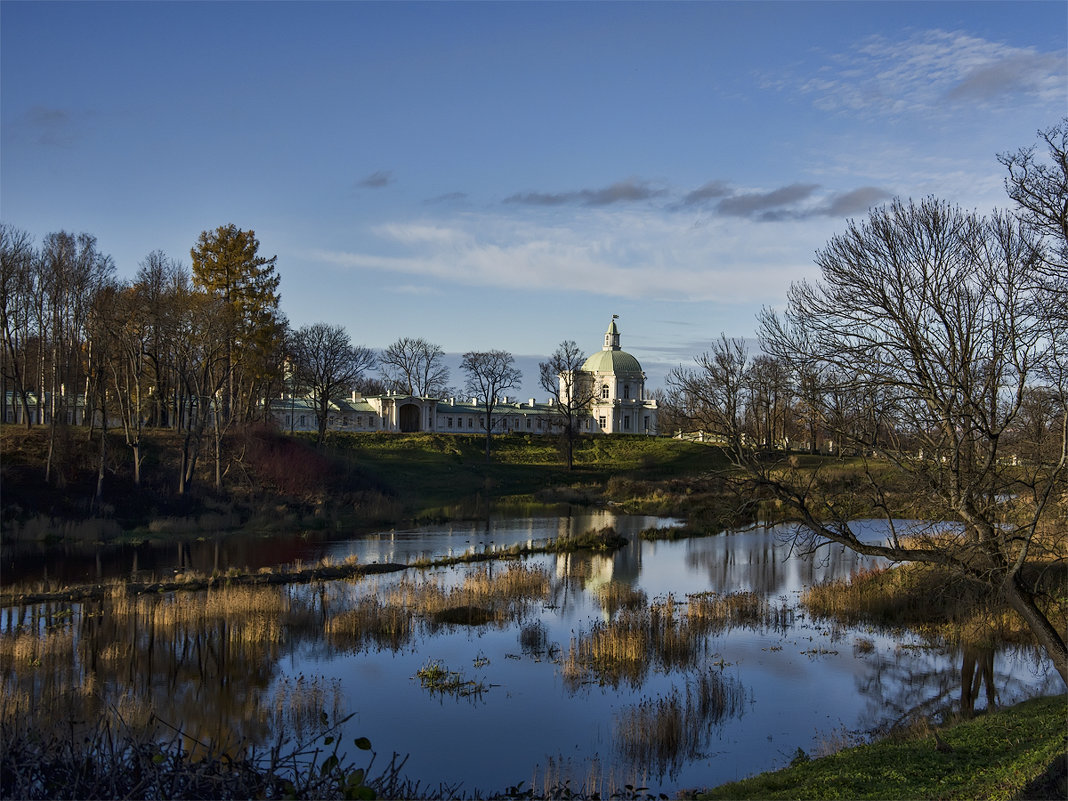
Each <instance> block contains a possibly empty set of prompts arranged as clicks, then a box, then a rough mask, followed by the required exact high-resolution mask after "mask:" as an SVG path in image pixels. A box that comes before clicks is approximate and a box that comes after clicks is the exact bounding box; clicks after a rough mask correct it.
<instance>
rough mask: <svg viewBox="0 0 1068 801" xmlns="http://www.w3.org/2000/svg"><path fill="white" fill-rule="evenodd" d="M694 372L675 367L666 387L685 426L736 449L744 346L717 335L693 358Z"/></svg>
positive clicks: (742, 396) (742, 394)
mask: <svg viewBox="0 0 1068 801" xmlns="http://www.w3.org/2000/svg"><path fill="white" fill-rule="evenodd" d="M694 361H695V362H696V363H697V367H696V368H688V369H684V368H682V367H676V368H674V369H673V370H671V372H670V373H668V376H667V384H668V387H669V388H670V389H671V390H672V393H673V395H674V398H675V403H676V405H677V406H678V407H679V409H680V410H681V412H682V416H683V418H684V419H685V421H686V423H687V424H688V425H691V426H697V427H700V428H701V430H702V431H708V432H709V433H710V434H714V435H716V436H720V437H724V438H726V439H728V441H730V442H731V444H732V445H734V446H735V447H737V446H738V445H739V444H740V440H738V441H734V440H732V439H731V438H737V437H741V432H742V420H743V417H744V411H745V386H746V368H747V365H748V362H749V354H748V351H747V349H746V347H745V342H744V341H743V340H741V339H735V338H728V337H727V335H726V334H720V337H719V339H718V340H717V341H716V342H715V343H714V344H713V346H712V350H711V351H709V352H705V353H702V354H701V355H700V356H698V357H696V358H695V359H694Z"/></svg>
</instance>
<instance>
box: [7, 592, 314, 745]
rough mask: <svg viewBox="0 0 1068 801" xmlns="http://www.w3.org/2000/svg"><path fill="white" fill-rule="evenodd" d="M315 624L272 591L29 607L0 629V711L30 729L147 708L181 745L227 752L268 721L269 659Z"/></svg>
mask: <svg viewBox="0 0 1068 801" xmlns="http://www.w3.org/2000/svg"><path fill="white" fill-rule="evenodd" d="M320 631H321V623H320V622H319V620H318V618H317V616H315V615H313V614H310V613H309V610H308V609H307V607H306V605H305V604H304V603H303V602H301V601H298V600H297V596H296V594H294V593H292V592H290V591H288V590H286V589H279V588H261V589H250V588H239V589H231V588H220V589H218V590H209V591H207V592H199V593H193V592H188V593H180V594H176V595H169V596H163V597H157V596H142V597H139V598H129V597H126V596H125V595H124V594H121V593H119V592H117V593H115V594H113V595H112V596H111V597H109V598H106V599H103V600H101V601H98V602H95V603H93V604H92V605H85V606H82V607H74V608H70V607H68V608H67V609H66V612H65V614H64V615H62V616H61V617H57V616H56V614H55V611H54V610H53V609H51V608H50V607H39V608H38V610H37V611H35V612H33V613H32V614H31V615H30V616H29V618H28V619H26V620H25V622H24V624H23V627H22V629H21V631H20V632H19V633H14V634H13V633H10V632H9V633H6V634H5V635H4V636H3V637H0V686H2V691H3V698H4V702H3V704H2V715H3V717H4V718H5V719H6V720H9V721H10V720H12V719H13V718H15V717H16V716H21V717H22V721H21V722H22V723H24V724H26V725H30V726H38V727H41V729H42V730H47V729H48V727H49V726H50V725H65V726H71V725H75V723H74V722H75V721H80V723H78V724H77V725H82V724H85V725H87V726H88V727H89V728H90V729H91V728H92V727H93V725H94V721H98V720H101V719H107V720H111V721H114V722H115V723H118V724H121V725H122V726H123V727H129V728H130V730H131V731H136V730H138V729H139V728H146V729H147V727H148V724H149V723H150V721H151V719H152V717H153V716H155V717H156V718H158V719H160V720H163V721H166V722H168V723H171V724H172V725H174V726H176V727H179V728H180V729H181V730H182V732H183V733H184V735H185V736H186V738H187V740H186V746H187V747H193V746H195V745H199V744H203V745H205V746H208V747H211V748H214V749H216V750H217V751H219V752H226V753H230V754H236V753H237V752H238V751H239V750H240V749H241V748H243V747H244V746H246V745H249V744H256V743H263V742H265V741H266V739H267V738H268V737H269V736H270V735H271V733H272V729H273V727H274V725H275V724H276V723H277V722H278V720H277V714H276V713H277V712H278V711H280V710H278V709H277V708H273V707H272V706H271V705H270V704H268V703H266V700H267V698H268V695H269V693H270V688H271V684H272V682H273V680H274V677H275V670H276V665H277V662H278V659H279V657H280V656H281V655H282V653H283V652H284V651H286V650H288V649H290V648H293V647H295V646H296V645H297V644H298V643H299V642H300V641H301V640H303V639H306V638H308V637H312V636H316V635H317V634H318V633H319V632H320ZM36 632H43V634H37V633H36ZM313 697H314V696H313V695H310V694H309V693H296V694H290V696H289V698H290V699H291V700H293V701H294V702H297V701H300V702H304V701H308V700H309V699H311V698H313ZM20 699H21V700H20ZM294 699H295V700H294ZM24 701H28V702H29V703H28V704H27V703H24ZM319 711H321V709H320V710H318V711H317V712H316V713H315V714H318V712H319ZM283 722H284V721H283Z"/></svg>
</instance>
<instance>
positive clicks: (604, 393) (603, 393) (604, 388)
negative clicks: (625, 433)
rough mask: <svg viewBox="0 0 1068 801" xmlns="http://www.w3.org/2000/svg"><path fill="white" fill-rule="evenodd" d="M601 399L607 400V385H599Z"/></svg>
mask: <svg viewBox="0 0 1068 801" xmlns="http://www.w3.org/2000/svg"><path fill="white" fill-rule="evenodd" d="M601 397H602V398H604V399H605V400H607V399H608V384H602V385H601ZM601 428H604V426H601Z"/></svg>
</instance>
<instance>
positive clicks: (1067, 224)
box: [998, 117, 1068, 311]
mask: <svg viewBox="0 0 1068 801" xmlns="http://www.w3.org/2000/svg"><path fill="white" fill-rule="evenodd" d="M1038 136H1039V139H1041V140H1042V142H1043V143H1044V144H1045V145H1046V149H1047V155H1048V163H1046V162H1043V161H1042V160H1041V158H1040V156H1039V155H1037V154H1036V152H1035V147H1034V146H1032V147H1027V148H1022V149H1020V150H1018V151H1017V152H1016V153H1003V154H1001V155H1000V156H998V161H1000V162H1001V163H1002V164H1004V165H1005V167H1006V169H1007V170H1008V172H1009V174H1008V176H1007V177H1006V178H1005V189H1006V191H1008V193H1009V197H1010V198H1012V200H1013V201H1014V202H1015V203H1016V204H1017V206H1018V207H1019V216H1020V218H1021V219H1022V220H1023V221H1024V222H1025V223H1027V225H1028V226H1030V227H1031V228H1032V229H1033V230H1034V231H1035V232H1036V233H1037V234H1038V235H1039V236H1042V237H1043V238H1045V239H1046V240H1047V241H1048V242H1049V243H1050V247H1049V249H1048V250H1047V251H1046V253H1045V261H1046V264H1047V265H1048V267H1049V268H1050V271H1051V273H1052V274H1053V277H1055V278H1056V279H1057V280H1058V281H1059V283H1060V290H1061V293H1062V294H1061V298H1062V300H1064V299H1065V295H1064V294H1063V293H1064V291H1065V289H1066V286H1068V117H1066V118H1064V119H1062V120H1061V121H1060V123H1059V124H1058V125H1055V126H1054V127H1052V128H1050V129H1049V130H1046V131H1039V134H1038ZM1062 311H1063V307H1062Z"/></svg>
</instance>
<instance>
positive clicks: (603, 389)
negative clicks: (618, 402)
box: [601, 384, 608, 400]
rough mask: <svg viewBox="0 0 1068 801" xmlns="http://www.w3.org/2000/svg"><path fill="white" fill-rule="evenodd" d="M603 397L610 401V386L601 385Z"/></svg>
mask: <svg viewBox="0 0 1068 801" xmlns="http://www.w3.org/2000/svg"><path fill="white" fill-rule="evenodd" d="M601 397H602V398H604V399H605V400H608V384H601Z"/></svg>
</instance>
